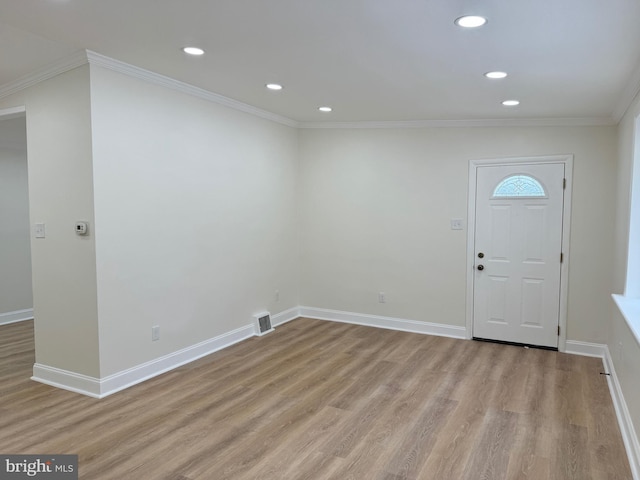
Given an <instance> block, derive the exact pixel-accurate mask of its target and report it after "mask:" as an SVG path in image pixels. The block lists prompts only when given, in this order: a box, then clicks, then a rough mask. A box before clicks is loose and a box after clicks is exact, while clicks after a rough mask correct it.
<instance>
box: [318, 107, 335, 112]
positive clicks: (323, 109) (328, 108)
mask: <svg viewBox="0 0 640 480" xmlns="http://www.w3.org/2000/svg"><path fill="white" fill-rule="evenodd" d="M318 110H320V111H321V112H330V111H331V110H333V109H332V108H331V107H318Z"/></svg>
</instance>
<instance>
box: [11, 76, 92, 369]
mask: <svg viewBox="0 0 640 480" xmlns="http://www.w3.org/2000/svg"><path fill="white" fill-rule="evenodd" d="M21 106H24V107H25V108H26V120H27V153H28V178H29V208H30V218H31V222H32V223H44V224H45V231H46V237H45V238H37V239H36V238H33V236H32V238H31V256H32V265H33V267H32V277H33V278H32V280H33V299H34V316H35V346H36V366H35V367H34V374H35V375H36V376H37V372H36V371H37V370H42V369H43V368H44V369H45V370H47V371H51V372H57V371H58V370H63V371H67V372H71V373H72V374H73V375H80V376H82V375H86V376H92V377H93V376H98V374H99V355H98V318H97V304H96V299H97V294H96V269H95V243H94V237H93V236H89V237H78V236H77V235H76V234H75V232H74V224H75V221H76V220H87V221H89V222H90V223H91V224H93V182H92V175H93V172H92V158H91V116H90V96H89V67H88V65H85V66H83V67H79V68H75V69H73V70H70V71H68V72H66V73H63V74H60V75H57V76H55V77H53V78H50V79H49V80H46V81H43V82H41V83H38V84H37V85H35V86H32V87H30V88H27V89H25V90H22V91H21V92H19V93H17V94H14V95H12V96H8V97H5V98H2V99H0V108H9V107H21Z"/></svg>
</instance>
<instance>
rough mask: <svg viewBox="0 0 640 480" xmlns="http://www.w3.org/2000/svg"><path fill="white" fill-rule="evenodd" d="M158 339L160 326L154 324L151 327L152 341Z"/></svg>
mask: <svg viewBox="0 0 640 480" xmlns="http://www.w3.org/2000/svg"><path fill="white" fill-rule="evenodd" d="M158 340H160V326H159V325H154V326H153V327H151V341H152V342H157V341H158Z"/></svg>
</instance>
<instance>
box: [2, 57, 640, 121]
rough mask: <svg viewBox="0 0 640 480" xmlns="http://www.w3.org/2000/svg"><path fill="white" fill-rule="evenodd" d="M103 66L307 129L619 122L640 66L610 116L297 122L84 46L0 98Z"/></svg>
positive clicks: (638, 81) (638, 84)
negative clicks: (79, 70)
mask: <svg viewBox="0 0 640 480" xmlns="http://www.w3.org/2000/svg"><path fill="white" fill-rule="evenodd" d="M87 63H89V64H91V65H95V66H99V67H103V68H106V69H109V70H113V71H115V72H119V73H122V74H124V75H128V76H130V77H133V78H137V79H140V80H143V81H146V82H149V83H152V84H155V85H159V86H163V87H166V88H170V89H172V90H176V91H179V92H182V93H186V94H188V95H192V96H195V97H198V98H201V99H204V100H207V101H210V102H213V103H217V104H219V105H223V106H226V107H229V108H232V109H234V110H238V111H241V112H244V113H248V114H250V115H254V116H256V117H260V118H264V119H266V120H270V121H272V122H276V123H279V124H282V125H286V126H288V127H293V128H305V129H327V128H329V129H381V128H463V127H585V126H607V125H616V124H617V123H618V122H619V121H620V119H621V118H622V117H623V116H624V114H625V112H626V111H627V109H628V108H629V106H630V105H631V103H632V102H633V100H634V98H635V97H636V96H637V95H638V93H639V92H640V66H639V68H638V69H636V71H635V73H634V75H633V77H632V80H631V81H630V82H629V85H628V87H627V88H626V90H625V93H624V95H623V96H622V97H621V100H620V102H619V104H618V106H617V108H616V109H615V110H614V112H613V114H612V116H611V117H577V118H495V119H463V120H406V121H393V120H391V121H364V122H304V121H303V122H298V121H296V120H293V119H290V118H287V117H284V116H282V115H278V114H277V113H273V112H269V111H267V110H263V109H261V108H258V107H254V106H252V105H249V104H246V103H243V102H240V101H238V100H234V99H232V98H228V97H225V96H224V95H220V94H218V93H214V92H211V91H208V90H205V89H203V88H200V87H196V86H194V85H190V84H188V83H185V82H182V81H180V80H176V79H173V78H171V77H167V76H166V75H161V74H159V73H155V72H151V71H149V70H145V69H143V68H140V67H136V66H134V65H131V64H128V63H125V62H121V61H119V60H115V59H113V58H110V57H107V56H104V55H101V54H99V53H96V52H93V51H91V50H81V51H78V52H76V53H74V54H73V55H71V56H68V57H66V58H63V59H61V60H59V61H57V62H54V63H52V64H49V65H47V66H46V67H43V68H41V69H38V70H36V71H34V72H33V73H31V74H29V75H25V76H23V77H21V78H19V79H18V80H16V81H15V82H11V83H8V84H6V85H2V86H0V99H1V98H4V97H7V96H9V95H13V94H14V93H17V92H19V91H21V90H24V89H26V88H29V87H31V86H33V85H36V84H37V83H40V82H43V81H45V80H48V79H50V78H52V77H55V76H56V75H60V74H62V73H65V72H67V71H69V70H73V69H74V68H77V67H80V66H82V65H85V64H87Z"/></svg>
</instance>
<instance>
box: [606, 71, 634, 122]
mask: <svg viewBox="0 0 640 480" xmlns="http://www.w3.org/2000/svg"><path fill="white" fill-rule="evenodd" d="M639 93H640V63H638V66H637V67H636V69H635V70H634V71H633V74H632V75H631V79H630V80H629V82H628V83H627V86H626V88H625V89H624V91H623V92H622V96H621V97H620V100H619V101H618V104H617V105H616V108H615V109H614V110H613V113H612V114H611V116H612V117H613V118H614V119H615V121H616V123H618V122H619V121H620V120H622V117H624V115H625V113H627V110H629V107H630V106H631V105H632V104H633V101H634V100H635V99H636V97H637V96H638V94H639Z"/></svg>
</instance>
